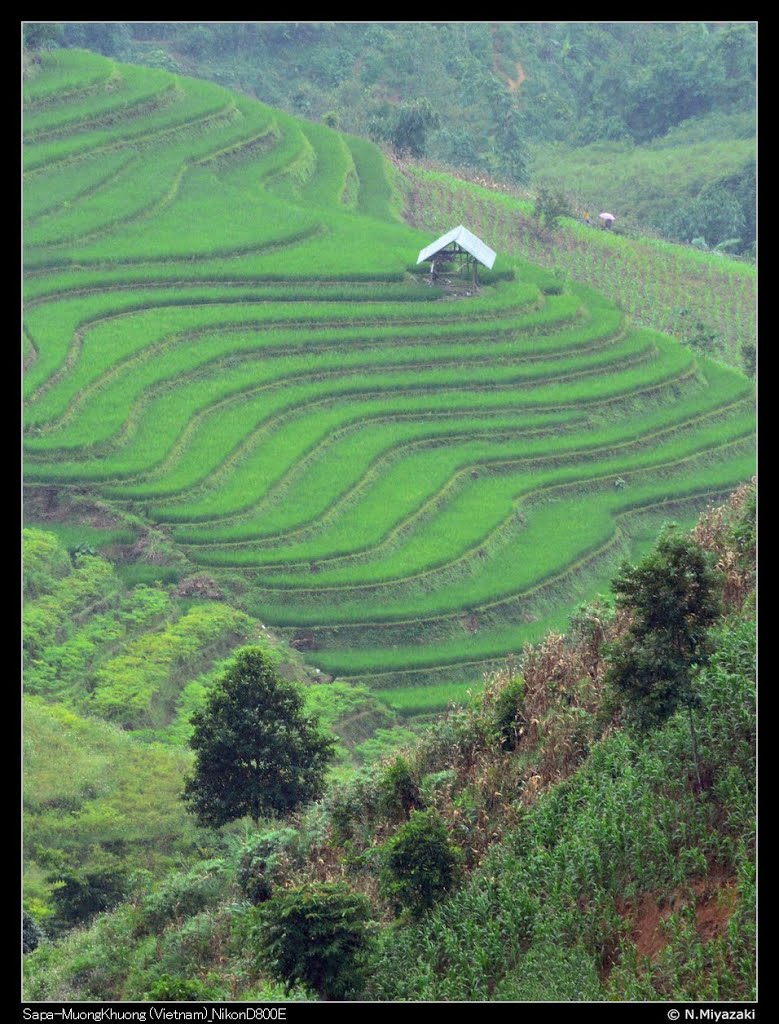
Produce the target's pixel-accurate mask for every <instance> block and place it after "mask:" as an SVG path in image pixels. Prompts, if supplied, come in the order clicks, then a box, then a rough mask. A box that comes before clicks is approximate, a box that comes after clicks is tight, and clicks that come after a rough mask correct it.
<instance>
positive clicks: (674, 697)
mask: <svg viewBox="0 0 779 1024" xmlns="http://www.w3.org/2000/svg"><path fill="white" fill-rule="evenodd" d="M614 591H615V593H616V595H617V604H618V605H619V606H620V607H622V608H625V609H627V610H628V611H629V612H630V613H631V624H630V627H629V629H628V631H627V634H626V635H625V636H624V637H623V638H622V640H620V641H618V642H617V643H616V645H615V646H614V649H613V650H612V657H611V668H610V669H609V673H608V677H607V678H608V681H609V683H610V684H611V686H612V687H613V688H614V690H615V691H616V693H617V694H618V696H619V697H620V698H621V701H622V704H623V706H624V709H625V712H626V716H627V719H628V722H629V723H630V724H631V725H632V726H634V727H635V728H636V729H637V730H638V731H640V732H647V731H649V730H650V729H654V728H657V727H659V726H660V725H662V723H663V722H665V721H666V719H668V718H669V717H670V716H671V715H672V714H673V713H674V712H675V711H676V710H677V709H678V708H679V707H686V708H687V711H688V715H689V722H690V733H691V737H692V744H693V756H694V758H695V765H696V771H697V770H698V757H697V744H696V739H695V728H694V722H693V717H692V712H693V708H694V706H695V705H696V703H697V700H696V694H695V689H694V686H693V668H694V667H695V666H700V665H704V664H705V663H706V662H707V661H708V659H709V655H710V643H709V635H708V630H709V627H710V626H711V625H712V623H713V622H714V620H715V618H716V617H717V613H718V611H719V583H718V580H717V578H716V577H715V575H714V573H713V572H712V570H711V569H710V568H709V565H708V562H707V559H706V555H705V553H704V551H703V550H702V549H701V548H700V547H698V545H697V544H695V542H694V541H693V540H691V539H690V538H689V537H683V536H679V535H677V534H676V533H675V532H674V530H673V529H669V530H668V531H666V533H665V534H664V535H663V537H662V538H661V539H660V541H659V542H658V545H657V548H656V550H655V551H653V552H652V553H651V554H649V555H647V557H646V558H644V559H643V560H642V561H641V562H640V563H639V564H638V565H636V566H631V565H626V566H624V567H623V569H622V572H621V573H620V575H619V576H618V577H617V579H616V580H615V581H614ZM699 781H700V779H699Z"/></svg>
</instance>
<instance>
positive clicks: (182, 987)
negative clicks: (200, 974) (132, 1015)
mask: <svg viewBox="0 0 779 1024" xmlns="http://www.w3.org/2000/svg"><path fill="white" fill-rule="evenodd" d="M145 998H146V999H148V1000H150V1001H151V1002H158V1003H161V1002H175V1003H204V1002H213V1001H218V1000H220V999H221V998H222V993H221V992H220V991H219V990H218V989H215V988H209V987H208V986H207V985H204V984H203V982H202V981H198V980H197V979H194V978H175V977H173V976H172V975H170V974H163V976H162V977H161V978H160V979H159V981H157V982H156V983H155V984H154V985H152V987H151V988H150V989H149V991H148V992H147V993H146V995H145Z"/></svg>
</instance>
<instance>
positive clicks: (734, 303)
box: [406, 168, 757, 367]
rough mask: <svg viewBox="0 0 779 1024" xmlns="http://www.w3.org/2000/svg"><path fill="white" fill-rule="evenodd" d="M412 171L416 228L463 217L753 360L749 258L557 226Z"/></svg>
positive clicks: (715, 347) (683, 336)
mask: <svg viewBox="0 0 779 1024" xmlns="http://www.w3.org/2000/svg"><path fill="white" fill-rule="evenodd" d="M408 174H409V178H408V179H407V181H409V182H410V185H409V186H408V203H407V207H406V212H407V217H408V220H409V222H410V223H411V224H413V225H414V226H415V227H423V226H424V227H427V228H429V229H430V230H433V231H435V230H442V231H443V230H445V229H446V228H447V227H448V226H449V225H450V224H452V223H456V222H457V221H458V220H462V221H463V222H464V223H470V224H471V225H472V226H474V229H475V230H476V231H479V230H481V231H484V232H486V233H489V234H490V236H491V237H492V238H494V239H495V240H496V241H497V242H498V244H499V245H500V246H501V247H502V249H503V251H504V252H507V253H511V254H515V255H517V256H521V257H522V258H524V259H529V260H532V261H533V262H536V263H539V264H541V265H543V266H545V267H548V268H549V269H550V270H552V271H554V272H555V273H556V274H557V275H558V276H559V277H560V278H563V277H566V276H568V277H570V278H572V279H574V280H576V281H580V282H582V283H585V284H587V285H589V286H591V287H592V288H596V289H598V291H600V292H602V293H603V294H604V295H607V296H609V298H610V299H612V300H613V301H614V302H616V303H618V304H619V306H620V307H621V308H622V309H624V310H625V312H626V313H629V314H630V315H631V316H632V317H634V318H635V319H636V320H637V321H638V322H639V323H642V324H645V325H646V326H648V327H653V328H655V329H656V330H660V331H665V332H667V333H669V334H673V335H674V336H675V337H677V338H678V339H680V340H681V341H687V342H691V343H696V344H697V343H701V344H706V345H708V346H709V347H710V349H711V351H712V353H713V354H716V355H717V356H718V357H720V358H722V359H724V360H725V361H726V362H728V363H730V364H731V365H733V366H738V367H741V366H742V365H743V361H742V349H743V347H744V346H745V345H750V344H754V343H755V342H756V317H757V308H756V294H755V287H756V279H755V268H754V267H753V266H750V265H749V264H745V263H741V262H737V261H735V260H732V259H728V258H727V257H723V256H721V255H720V254H706V253H702V252H699V251H697V250H696V249H691V248H690V247H685V246H681V245H674V244H671V243H667V242H659V241H655V240H651V239H643V238H628V237H622V236H620V235H617V234H615V233H613V232H608V231H599V230H597V229H595V228H593V227H589V226H586V225H584V224H581V223H578V222H576V221H574V220H572V219H564V220H563V222H562V225H561V227H559V228H557V229H555V230H553V231H550V230H547V229H545V228H543V227H541V226H540V225H539V223H538V221H537V220H536V219H535V218H534V217H533V216H532V204H530V203H529V202H527V201H520V200H518V199H516V198H513V197H511V196H506V195H501V194H496V193H495V192H491V191H489V190H488V189H486V188H483V187H480V186H477V185H471V184H466V183H463V182H459V181H457V180H456V179H454V178H452V177H450V176H448V175H444V174H439V173H433V172H428V171H424V170H422V169H417V168H415V169H408ZM709 335H710V337H709Z"/></svg>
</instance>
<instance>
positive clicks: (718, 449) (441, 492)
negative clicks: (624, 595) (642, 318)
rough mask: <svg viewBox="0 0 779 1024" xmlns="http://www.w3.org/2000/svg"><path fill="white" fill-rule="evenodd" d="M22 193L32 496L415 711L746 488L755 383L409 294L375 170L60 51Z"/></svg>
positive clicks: (254, 113)
mask: <svg viewBox="0 0 779 1024" xmlns="http://www.w3.org/2000/svg"><path fill="white" fill-rule="evenodd" d="M25 168H26V172H25V214H26V232H25V235H26V237H25V240H26V260H25V270H26V307H25V333H26V338H27V341H28V345H29V352H28V369H27V373H26V378H25V395H26V409H25V423H26V431H25V464H26V481H27V483H28V484H29V486H30V488H31V489H32V492H33V493H34V492H39V493H41V492H42V489H48V492H49V493H52V494H56V492H58V491H59V492H66V491H67V490H69V489H72V488H78V490H79V491H80V492H81V493H82V494H84V493H87V494H90V495H92V496H93V498H94V499H95V500H103V501H105V500H109V501H110V502H112V503H114V504H115V506H116V507H117V508H124V509H126V510H130V511H131V512H133V513H134V514H135V515H136V516H138V517H139V520H140V521H141V522H142V524H143V525H142V527H141V531H140V532H143V533H145V534H146V535H147V536H146V543H149V542H150V538H151V542H153V543H156V544H157V545H160V544H162V546H163V547H165V546H166V545H167V548H168V549H170V550H173V551H174V552H175V554H174V555H170V554H169V555H168V556H165V557H163V558H161V560H158V562H159V563H160V564H158V563H155V562H152V563H151V564H149V563H148V561H147V562H146V563H144V561H143V560H140V561H139V560H138V559H135V560H134V562H133V559H132V556H131V557H130V559H129V560H130V561H131V562H133V564H130V565H126V566H125V567H124V568H123V569H122V572H123V573H124V576H125V579H127V580H132V581H133V582H140V581H147V582H153V581H154V580H156V579H161V580H165V581H175V580H177V579H179V578H181V576H182V575H186V574H192V573H193V572H194V571H195V570H196V568H197V567H209V569H212V570H214V571H216V570H221V571H224V572H226V573H228V578H229V580H232V581H233V584H230V585H231V586H232V588H233V592H234V593H235V595H236V597H237V600H238V603H239V605H240V606H241V607H242V608H243V609H244V610H245V611H247V612H249V613H250V614H252V615H254V616H256V617H258V618H259V619H261V620H262V621H263V622H264V623H267V624H270V625H272V626H275V627H277V628H278V630H279V632H280V633H281V634H282V635H283V636H285V637H286V638H287V639H289V640H290V641H291V642H292V643H293V645H294V646H297V647H298V649H300V650H304V651H305V652H306V657H307V659H308V660H309V661H310V662H311V663H312V664H313V665H315V666H317V667H319V668H320V669H321V670H322V671H324V672H326V673H328V674H329V675H337V676H338V677H339V678H342V679H349V680H353V681H361V682H366V683H368V684H370V685H371V686H374V687H376V688H378V689H379V690H380V692H381V694H382V696H383V697H384V698H385V699H387V700H389V701H390V702H391V703H392V704H394V705H395V706H397V707H402V708H404V709H406V710H417V711H418V710H423V709H426V708H431V709H432V708H435V707H439V708H440V707H443V706H445V704H446V702H447V700H448V699H449V698H450V696H452V695H453V694H456V693H460V694H461V693H463V692H464V689H465V687H466V685H467V684H468V683H470V682H471V681H472V680H473V678H474V677H477V678H478V676H479V675H480V673H481V672H482V671H483V670H484V669H487V668H489V667H490V666H494V665H496V664H497V663H498V662H499V661H500V660H501V659H502V658H504V657H505V655H506V654H507V653H508V652H510V651H512V650H517V649H518V648H519V647H520V646H521V644H522V643H523V642H524V641H525V640H528V639H531V640H532V639H538V638H540V637H541V636H542V635H543V634H544V633H545V632H546V631H547V630H548V629H549V628H550V627H553V626H556V625H561V624H562V623H563V622H564V621H565V619H566V616H567V614H568V613H569V611H570V609H572V608H573V607H574V606H575V605H576V603H577V602H579V601H581V600H583V599H584V598H586V597H587V596H588V595H589V594H591V593H593V592H594V591H595V590H596V589H598V588H599V587H603V585H604V584H605V582H606V581H607V580H608V578H609V576H610V574H611V573H612V571H613V569H614V567H615V566H616V565H617V564H618V562H619V560H620V558H621V557H622V556H624V555H625V554H628V553H630V552H635V551H637V550H640V548H641V545H642V544H645V543H646V542H647V541H649V540H650V539H651V538H652V537H653V535H654V532H655V531H656V529H657V526H658V525H659V523H660V522H661V521H662V520H663V519H664V518H667V517H668V516H669V515H670V516H674V517H680V518H682V519H684V518H687V519H688V521H689V520H690V518H691V517H692V516H693V515H694V513H695V510H696V509H699V508H700V507H702V505H703V504H705V503H706V502H707V501H709V500H711V498H713V497H715V496H717V495H724V494H726V493H727V492H728V491H729V490H730V489H732V487H734V486H735V485H737V484H738V483H739V482H740V481H742V480H744V479H747V478H749V477H750V476H751V474H752V469H753V455H752V451H753V441H752V436H753V430H754V414H753V393H752V388H751V386H750V384H749V382H748V381H747V380H746V379H745V378H744V377H743V376H741V375H740V374H738V373H735V372H732V371H730V370H727V369H726V368H724V367H723V366H721V365H719V364H717V363H714V362H711V361H709V360H707V359H706V358H702V357H700V356H696V355H694V354H693V353H692V352H691V351H689V350H685V349H683V348H681V347H680V346H678V345H677V344H676V343H675V342H673V341H671V340H670V339H668V338H667V337H664V336H663V335H661V334H658V333H657V332H656V331H652V330H647V329H642V328H636V327H634V326H632V325H631V324H630V323H629V322H627V321H626V320H625V318H624V316H623V314H622V313H621V312H620V311H619V310H618V309H617V308H615V307H614V306H612V305H611V304H610V303H608V302H607V301H605V300H603V299H601V298H599V297H598V296H597V295H595V294H594V293H592V292H590V291H588V290H586V289H584V288H581V287H579V286H578V285H576V284H574V283H573V282H571V283H569V284H567V285H566V284H564V283H562V282H561V281H560V279H559V278H557V277H555V276H553V275H552V274H550V273H548V272H546V271H543V270H540V269H539V268H537V267H534V266H532V265H530V264H527V263H524V262H522V261H519V260H516V259H512V258H511V257H509V256H508V255H504V256H502V257H500V258H499V261H498V263H497V264H496V268H495V270H494V271H493V272H492V274H491V275H490V274H486V273H484V274H483V275H482V279H481V280H482V283H481V287H480V288H479V289H478V291H477V293H473V294H468V293H469V291H472V289H469V288H468V287H467V286H463V285H462V284H458V283H457V282H454V281H452V282H450V283H449V285H448V286H444V287H431V286H430V284H429V283H428V281H427V280H425V279H424V278H420V277H418V276H414V275H410V274H409V273H408V269H409V268H412V269H413V267H414V261H415V259H416V254H417V252H418V251H419V249H420V248H421V247H422V246H423V245H424V244H426V243H427V242H429V240H430V234H429V233H424V232H421V231H412V230H410V229H409V228H407V227H405V226H404V225H403V224H402V223H401V222H400V220H399V217H398V215H397V213H396V210H397V209H398V208H399V205H400V202H401V197H400V193H399V191H398V190H397V188H396V185H395V181H396V172H395V170H394V168H393V167H392V165H391V164H388V163H387V162H386V161H384V160H383V158H382V157H381V154H380V153H379V151H378V150H377V149H376V148H375V147H373V146H372V145H371V144H370V143H368V142H365V141H363V140H360V139H357V138H353V137H350V136H343V135H339V134H338V133H336V132H333V131H331V130H330V129H327V128H325V127H323V126H321V125H315V124H313V123H309V122H303V121H298V120H295V119H294V118H291V117H289V116H287V115H285V114H282V113H281V112H279V111H274V110H271V109H270V108H267V107H264V106H263V105H262V104H259V103H257V102H254V101H251V100H248V99H243V98H239V97H236V96H234V95H232V94H230V93H228V92H226V91H224V90H222V89H220V88H219V87H217V86H214V85H210V84H208V83H203V82H196V81H193V80H189V79H184V78H177V77H175V76H172V75H170V74H168V73H166V72H164V71H150V70H145V69H138V68H133V67H125V66H122V65H117V64H114V63H113V62H111V61H108V60H105V59H104V58H100V57H97V56H95V55H90V54H80V53H78V52H76V51H58V52H55V53H52V54H49V55H47V56H46V57H45V58H44V64H43V66H42V68H41V73H40V74H39V75H37V76H36V77H34V78H32V79H31V80H30V81H29V83H28V88H27V98H26V114H25ZM493 234H497V233H495V232H493ZM490 238H492V235H490V237H489V238H488V239H487V240H488V241H490ZM493 241H495V239H493ZM496 244H498V243H497V241H496ZM582 502H584V503H585V507H586V508H587V514H586V515H584V516H582V515H580V514H578V513H579V512H580V510H581V508H582ZM31 507H32V508H33V509H34V508H35V507H36V506H35V504H33V505H32V506H31ZM574 510H576V511H574ZM33 518H34V513H33ZM551 538H554V539H553V540H552V539H551ZM166 563H167V564H166ZM458 680H462V686H461V687H460V688H459V690H458V689H452V686H453V684H455V683H456V682H457V681H458ZM439 681H440V682H442V683H444V682H445V683H446V685H445V686H442V687H440V688H439V689H437V690H435V691H433V692H432V693H431V691H430V689H429V687H430V684H433V683H438V682H439ZM420 686H421V687H423V689H421V690H418V691H417V689H416V688H418V687H420ZM398 687H400V689H397V688H398Z"/></svg>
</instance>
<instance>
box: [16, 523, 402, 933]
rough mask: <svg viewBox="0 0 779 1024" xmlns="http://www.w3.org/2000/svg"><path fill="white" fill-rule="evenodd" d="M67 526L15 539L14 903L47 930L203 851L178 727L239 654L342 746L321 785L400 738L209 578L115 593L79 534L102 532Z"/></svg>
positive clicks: (372, 707) (389, 719) (357, 691)
mask: <svg viewBox="0 0 779 1024" xmlns="http://www.w3.org/2000/svg"><path fill="white" fill-rule="evenodd" d="M69 529H70V530H73V531H76V532H75V536H79V537H81V538H82V539H81V540H80V541H79V542H78V543H77V544H72V546H71V547H70V551H69V550H68V548H66V547H65V546H64V544H63V542H62V541H61V540H60V539H59V538H58V537H57V535H56V534H55V533H52V532H50V531H44V530H39V529H26V530H25V531H24V562H25V587H26V593H25V597H26V602H25V609H24V624H23V625H24V659H25V665H24V678H25V691H26V696H25V708H24V758H25V765H24V768H25V790H24V812H25V907H26V908H27V909H28V911H29V912H30V913H32V914H33V915H34V916H35V918H36V919H37V920H38V921H40V922H41V923H43V924H44V926H45V927H47V928H49V929H51V930H53V931H54V932H56V931H57V930H59V929H62V928H65V927H68V926H72V925H73V924H74V923H79V922H81V921H83V920H85V919H86V918H88V917H90V916H91V915H92V914H94V913H96V912H99V911H101V910H105V909H106V907H107V906H110V905H112V904H113V903H115V902H116V901H117V900H118V899H120V898H121V897H122V895H123V894H124V893H125V892H126V891H128V887H132V886H133V885H136V884H137V885H143V884H146V883H145V879H147V878H159V877H161V876H162V875H164V873H165V872H166V871H167V870H169V869H170V868H172V867H173V866H174V865H175V864H177V863H179V862H180V861H181V860H182V859H184V860H186V859H187V858H190V857H192V856H193V855H194V854H195V852H196V851H198V850H200V849H202V846H203V843H204V841H205V842H206V844H207V842H208V840H207V839H204V836H203V835H202V833H201V834H198V831H197V830H196V829H195V827H194V824H193V822H192V820H191V819H190V818H189V816H188V815H187V814H186V813H185V812H184V809H183V806H182V804H181V792H182V786H183V782H182V780H183V777H184V775H185V774H186V772H187V771H188V770H189V767H190V764H191V755H190V752H189V751H188V749H187V747H186V744H187V740H188V738H189V736H190V734H191V729H192V727H191V724H190V718H191V716H192V713H193V711H195V710H196V709H197V708H199V707H200V706H201V705H202V703H203V700H204V699H205V696H206V694H207V693H208V691H209V689H210V687H211V685H212V683H213V681H214V679H215V678H216V676H217V675H219V673H220V672H221V671H223V669H224V666H225V665H227V664H229V661H230V658H231V656H232V654H233V652H234V651H236V650H237V649H239V648H240V647H241V646H243V645H244V644H246V643H249V642H250V643H252V644H254V645H260V646H262V647H263V648H264V649H265V650H266V651H267V652H268V653H269V654H271V655H272V656H273V657H274V660H275V662H276V664H278V665H279V666H280V670H281V671H283V672H284V674H285V675H287V676H289V677H290V678H293V679H296V680H298V681H301V682H305V683H308V685H307V686H306V687H305V689H304V698H305V701H306V707H307V709H308V710H310V711H311V712H313V713H315V714H317V716H318V717H320V718H321V721H322V724H323V725H324V726H325V727H327V728H328V730H330V731H331V732H333V733H334V734H335V736H336V737H337V738H338V740H339V745H338V748H337V753H338V757H337V761H336V765H335V767H334V769H333V777H334V778H339V777H342V776H343V775H345V774H348V772H349V771H351V770H352V768H353V766H354V765H355V764H358V763H360V761H361V760H362V759H363V758H364V754H363V753H362V752H361V747H362V745H363V744H365V743H369V744H370V745H371V747H370V748H366V749H374V750H378V751H379V752H383V751H386V750H390V749H392V747H393V746H395V745H397V744H398V743H399V742H401V741H405V742H407V741H408V739H409V737H411V736H412V735H413V734H412V733H410V732H409V730H407V729H400V730H397V731H396V726H395V718H394V716H393V715H392V713H391V712H390V711H389V710H388V709H387V707H386V706H385V705H383V704H381V703H380V702H379V701H378V700H377V699H376V698H375V697H374V696H373V695H372V694H371V693H370V692H369V691H367V690H365V689H364V688H361V687H354V686H349V685H348V684H346V683H325V682H320V681H318V677H317V676H316V674H315V673H313V672H310V671H308V670H307V669H306V668H305V666H304V665H303V664H302V661H301V660H300V658H299V656H298V655H296V652H294V651H291V650H289V649H288V648H285V647H284V645H282V644H280V643H279V642H278V641H277V640H275V638H273V637H272V636H270V634H269V633H268V632H267V630H265V629H264V628H263V627H262V626H261V624H260V623H259V622H257V621H256V620H252V619H251V618H250V617H249V616H247V615H246V614H244V613H243V612H241V611H238V610H237V609H235V608H233V607H231V606H230V605H228V604H227V603H225V601H224V600H223V598H224V595H223V594H222V592H221V591H220V588H219V587H218V586H217V584H216V583H215V581H214V580H213V579H210V578H208V577H204V576H199V577H197V576H196V577H190V579H189V580H185V581H184V582H183V583H182V584H181V585H180V586H178V587H176V588H174V587H172V586H167V587H165V586H162V585H161V584H159V583H157V584H155V585H147V584H138V585H136V586H134V587H127V586H126V585H125V584H124V583H123V581H122V580H121V579H120V577H119V576H118V574H117V573H116V571H115V569H114V567H113V565H112V564H111V563H110V562H109V561H107V560H106V559H105V558H102V557H100V556H98V555H96V554H94V551H93V549H92V548H91V546H90V545H89V544H87V543H86V542H85V541H84V540H83V538H84V536H90V539H92V540H94V541H95V542H96V543H99V541H98V536H99V533H100V531H99V530H98V529H96V528H93V531H92V534H91V535H90V534H89V532H88V531H87V532H86V533H85V530H87V528H85V527H84V526H77V525H76V526H71V527H70V528H69ZM66 532H68V530H66ZM108 532H109V534H110V535H112V536H116V533H117V531H108ZM90 551H91V552H92V553H89V552H90ZM144 873H145V874H144ZM108 880H110V890H109V891H106V892H103V891H102V889H101V887H102V886H104V885H108ZM68 887H69V888H68ZM62 892H66V894H67V898H68V900H69V902H66V901H65V897H63V896H62V895H60V894H61V893H62ZM76 893H77V895H78V898H76Z"/></svg>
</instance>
